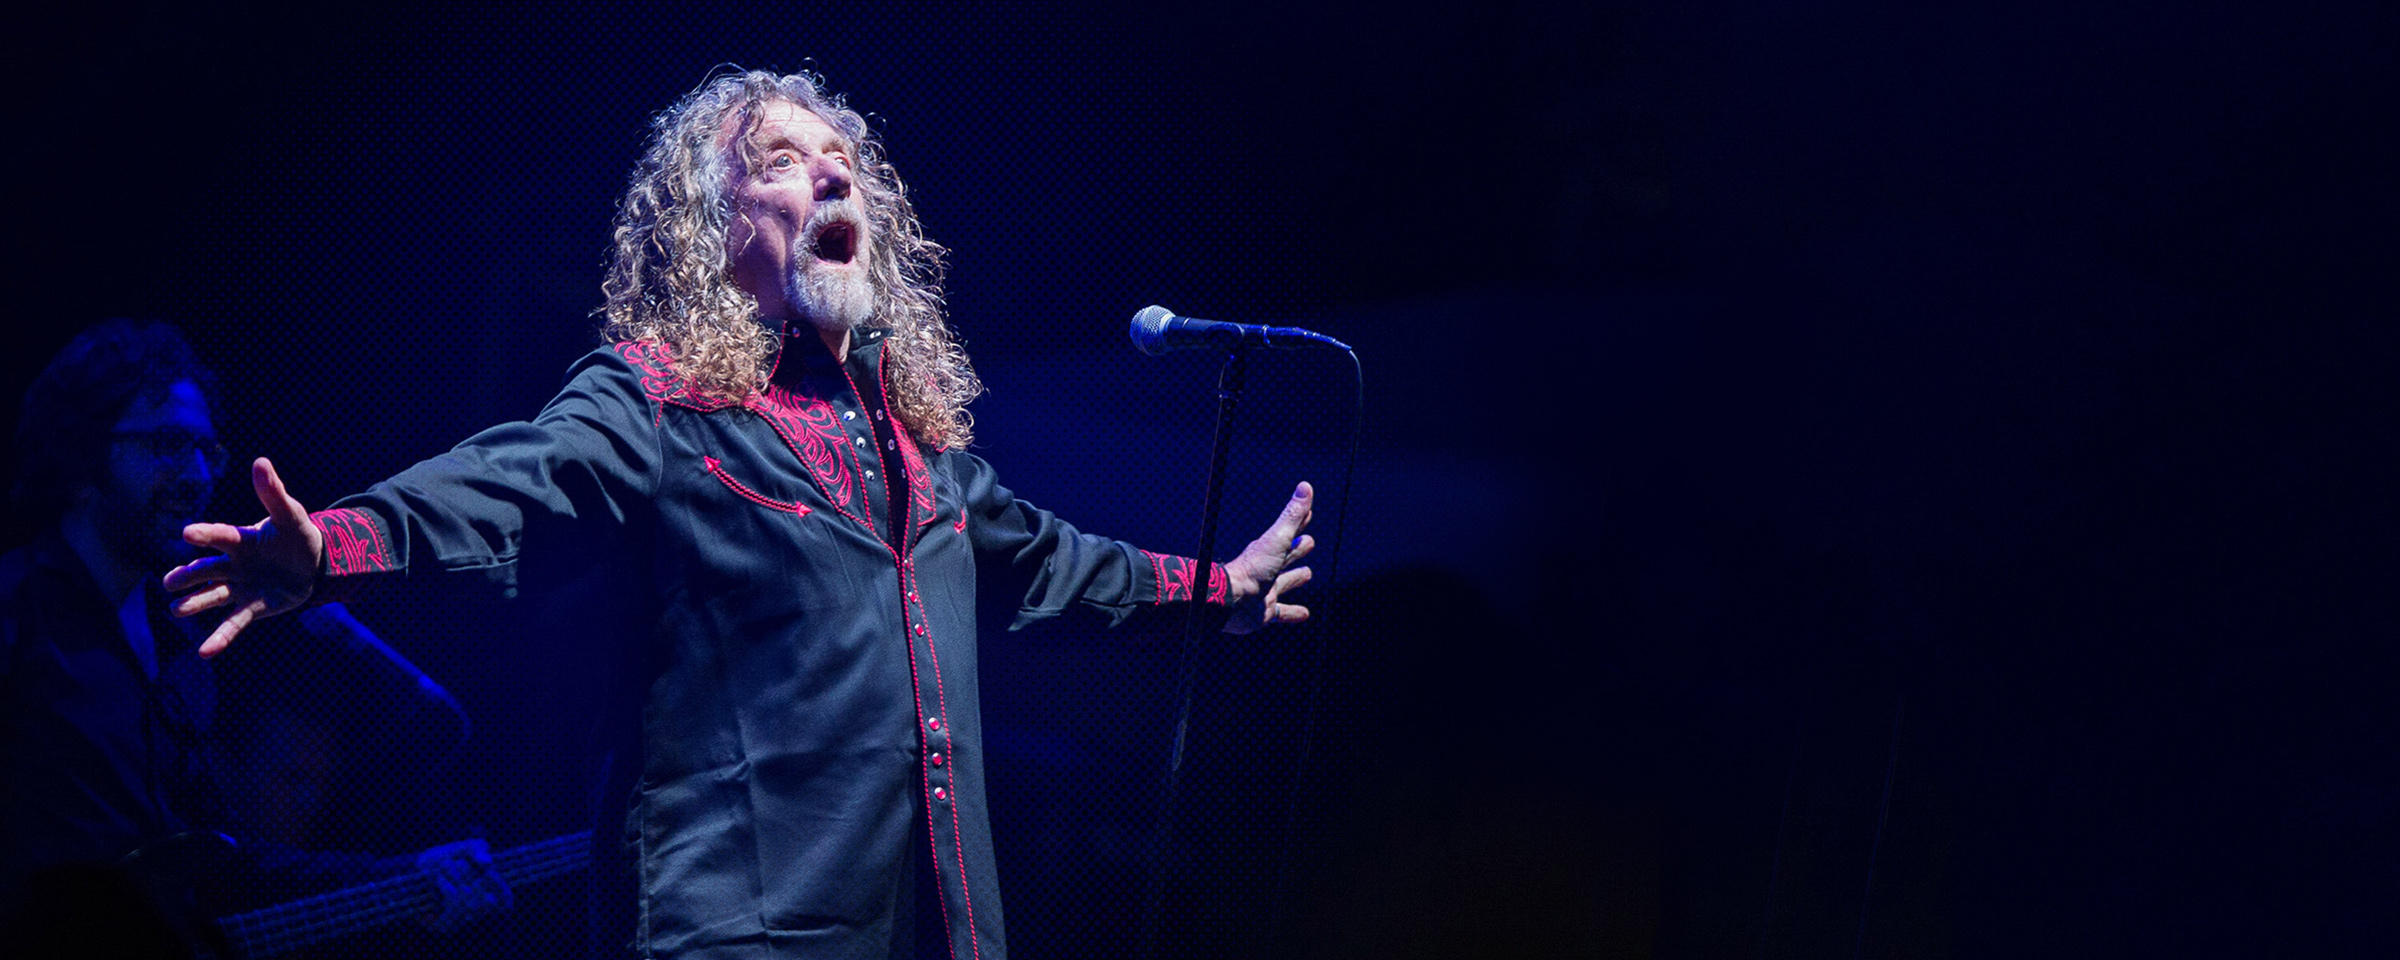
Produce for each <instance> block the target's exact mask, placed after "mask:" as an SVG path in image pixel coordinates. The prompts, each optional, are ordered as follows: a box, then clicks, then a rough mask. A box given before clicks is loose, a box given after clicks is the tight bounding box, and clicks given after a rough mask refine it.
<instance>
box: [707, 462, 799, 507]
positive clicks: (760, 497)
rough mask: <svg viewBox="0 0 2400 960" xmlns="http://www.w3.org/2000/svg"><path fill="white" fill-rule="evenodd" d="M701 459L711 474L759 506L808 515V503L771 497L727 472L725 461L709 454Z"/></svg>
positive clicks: (737, 493) (743, 497)
mask: <svg viewBox="0 0 2400 960" xmlns="http://www.w3.org/2000/svg"><path fill="white" fill-rule="evenodd" d="M700 461H701V463H702V464H704V465H706V466H707V467H708V472H709V474H710V475H711V476H714V477H716V478H717V479H719V480H722V481H724V482H725V485H726V486H728V487H731V488H733V492H734V493H735V494H736V495H738V496H740V497H741V498H742V499H744V500H748V501H750V502H751V503H755V504H758V505H759V506H762V507H766V508H768V509H770V510H780V511H782V512H784V513H792V514H798V515H800V516H803V517H805V516H808V504H805V503H785V502H783V501H781V500H775V499H771V498H769V497H768V496H767V495H765V494H762V493H759V492H758V491H756V490H752V489H750V488H749V487H747V486H744V485H743V484H742V482H741V481H739V480H736V479H734V478H733V474H730V473H726V472H725V468H724V467H723V466H721V464H722V463H723V462H724V461H721V460H718V459H717V458H715V457H709V456H703V457H701V458H700Z"/></svg>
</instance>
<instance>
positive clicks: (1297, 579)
mask: <svg viewBox="0 0 2400 960" xmlns="http://www.w3.org/2000/svg"><path fill="white" fill-rule="evenodd" d="M1315 509H1316V491H1314V490H1311V489H1310V488H1309V486H1308V483H1307V482H1306V481H1302V482H1301V484H1300V486H1299V487H1298V488H1297V489H1295V490H1293V491H1292V501H1291V502H1290V503H1287V504H1284V505H1283V513H1282V514H1281V515H1280V516H1277V517H1276V518H1275V523H1274V524H1273V525H1272V526H1269V527H1268V528H1267V532H1265V533H1262V534H1259V535H1258V539H1256V540H1252V541H1250V545H1249V546H1247V547H1243V548H1242V554H1241V556H1238V557H1235V558H1233V559H1232V560H1231V561H1229V562H1227V563H1226V564H1225V599H1226V600H1227V601H1228V602H1229V603H1231V604H1232V606H1233V616H1232V618H1231V619H1228V620H1226V621H1225V632H1226V633H1249V632H1250V631H1252V630H1256V629H1258V628H1260V627H1263V626H1266V625H1267V624H1270V623H1299V622H1301V621H1303V620H1307V619H1308V608H1307V607H1303V606H1300V605H1298V604H1291V603H1284V602H1282V600H1283V595H1284V593H1285V592H1286V591H1290V590H1294V589H1298V588H1299V586H1300V585H1301V584H1304V583H1307V582H1308V578H1309V571H1308V568H1307V567H1293V568H1292V569H1289V570H1286V569H1284V567H1286V566H1288V565H1290V564H1291V563H1292V562H1293V561H1295V560H1298V559H1300V558H1301V557H1305V556H1308V552H1309V551H1311V550H1314V549H1316V548H1317V538H1315V537H1311V536H1307V535H1305V534H1302V533H1301V532H1300V531H1302V530H1305V529H1307V528H1308V520H1309V517H1310V516H1311V515H1312V514H1313V513H1314V512H1315Z"/></svg>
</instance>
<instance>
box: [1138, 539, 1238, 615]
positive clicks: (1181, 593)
mask: <svg viewBox="0 0 2400 960" xmlns="http://www.w3.org/2000/svg"><path fill="white" fill-rule="evenodd" d="M1142 556H1145V557H1148V558H1150V579H1151V582H1153V583H1155V584H1157V585H1158V587H1157V590H1156V592H1155V594H1154V599H1153V601H1152V602H1155V603H1180V602H1182V601H1185V600H1190V599H1191V598H1192V575H1193V574H1194V573H1197V572H1198V571H1199V568H1200V562H1199V561H1197V560H1194V559H1192V558H1190V557H1178V556H1175V555H1173V554H1167V553H1153V552H1151V551H1148V550H1144V551H1142ZM1225 589H1226V581H1225V565H1224V564H1222V563H1212V564H1209V565H1208V602H1210V603H1213V604H1216V605H1218V606H1224V605H1225Z"/></svg>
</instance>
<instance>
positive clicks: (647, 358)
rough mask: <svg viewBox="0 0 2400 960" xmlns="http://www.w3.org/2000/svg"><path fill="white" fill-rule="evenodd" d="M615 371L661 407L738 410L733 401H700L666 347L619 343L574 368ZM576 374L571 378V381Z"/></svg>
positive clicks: (651, 342)
mask: <svg viewBox="0 0 2400 960" xmlns="http://www.w3.org/2000/svg"><path fill="white" fill-rule="evenodd" d="M593 365H601V366H613V367H617V368H619V369H621V370H623V371H625V372H626V373H628V374H630V375H631V376H633V377H634V378H635V380H636V381H637V382H638V383H639V384H640V386H641V391H642V393H643V395H645V396H647V397H649V398H650V402H652V403H654V404H658V405H660V406H674V407H683V408H685V409H688V410H698V411H702V412H707V411H710V410H722V409H724V408H726V407H735V406H740V404H739V403H736V402H734V401H732V400H725V399H722V398H715V397H702V396H700V395H698V394H697V393H695V392H693V390H692V389H691V382H690V381H689V380H687V379H685V378H684V376H683V375H682V374H680V373H677V372H675V365H674V362H673V361H672V360H670V359H669V358H668V355H667V346H666V344H663V343H660V342H658V341H656V340H620V341H617V342H615V343H611V344H608V345H606V346H603V347H600V348H599V349H596V350H593V351H592V352H591V353H588V354H585V355H584V358H583V360H581V361H579V362H578V363H577V364H576V365H575V370H576V372H577V373H580V372H581V371H582V370H583V369H585V368H586V367H588V366H593ZM574 375H575V374H572V373H571V374H570V375H569V377H570V379H572V377H573V376H574Z"/></svg>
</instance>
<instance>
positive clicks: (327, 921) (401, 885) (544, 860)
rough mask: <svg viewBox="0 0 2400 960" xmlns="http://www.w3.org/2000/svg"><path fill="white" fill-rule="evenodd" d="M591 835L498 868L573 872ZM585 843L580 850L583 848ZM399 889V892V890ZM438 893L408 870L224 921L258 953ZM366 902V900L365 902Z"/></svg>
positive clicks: (514, 856) (516, 873)
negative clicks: (353, 886) (408, 872)
mask: <svg viewBox="0 0 2400 960" xmlns="http://www.w3.org/2000/svg"><path fill="white" fill-rule="evenodd" d="M590 840H591V834H590V833H589V832H588V831H587V832H584V833H580V834H569V835H566V836H562V837H554V838H552V839H550V840H545V841H542V842H540V843H535V844H529V845H526V846H524V847H519V848H516V849H514V850H506V851H502V852H501V853H500V854H499V855H497V856H494V857H493V858H492V859H493V870H494V872H496V873H498V874H499V875H500V877H501V879H502V880H503V881H504V882H508V883H511V884H521V883H532V882H536V881H540V880H546V879H549V878H551V877H554V876H559V875H562V874H565V873H570V872H573V871H574V870H576V869H579V868H580V867H581V866H583V863H582V862H581V861H585V860H588V856H587V852H588V845H589V843H590ZM579 848H580V849H579ZM396 892H397V895H395V893H396ZM439 899H440V898H439V895H438V892H437V891H436V890H435V889H434V887H433V884H432V883H431V882H430V880H429V879H428V878H426V877H425V876H423V875H422V874H403V875H401V876H397V877H391V878H387V879H384V880H380V881H376V882H373V883H369V884H364V885H362V886H359V887H355V888H351V889H349V890H340V891H335V892H332V893H328V894H321V895H319V896H315V897H309V898H305V899H303V900H297V901H293V902H292V903H288V904H282V905H279V906H275V907H269V908H266V909H263V910H257V911H252V912H250V913H244V914H237V915H235V916H232V917H228V918H226V919H225V921H223V922H222V923H221V926H223V927H226V928H228V933H229V934H230V935H234V936H236V937H238V938H239V939H241V940H242V941H243V943H244V945H245V947H246V949H247V950H248V951H249V952H251V953H253V954H256V955H261V956H264V955H271V954H273V953H276V952H281V951H286V950H294V949H298V948H300V947H304V946H308V945H310V944H313V943H319V942H322V941H324V940H328V939H331V938H333V937H337V936H341V935H344V934H348V933H352V932H355V931H358V930H364V929H368V928H371V927H376V926H381V925H383V924H385V923H388V922H391V921H393V920H397V919H400V918H402V917H405V916H408V915H411V914H415V913H422V912H426V911H429V910H431V909H432V908H433V906H434V905H435V904H436V903H438V902H439ZM361 901H365V902H366V905H364V906H361V905H359V904H360V903H361Z"/></svg>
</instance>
